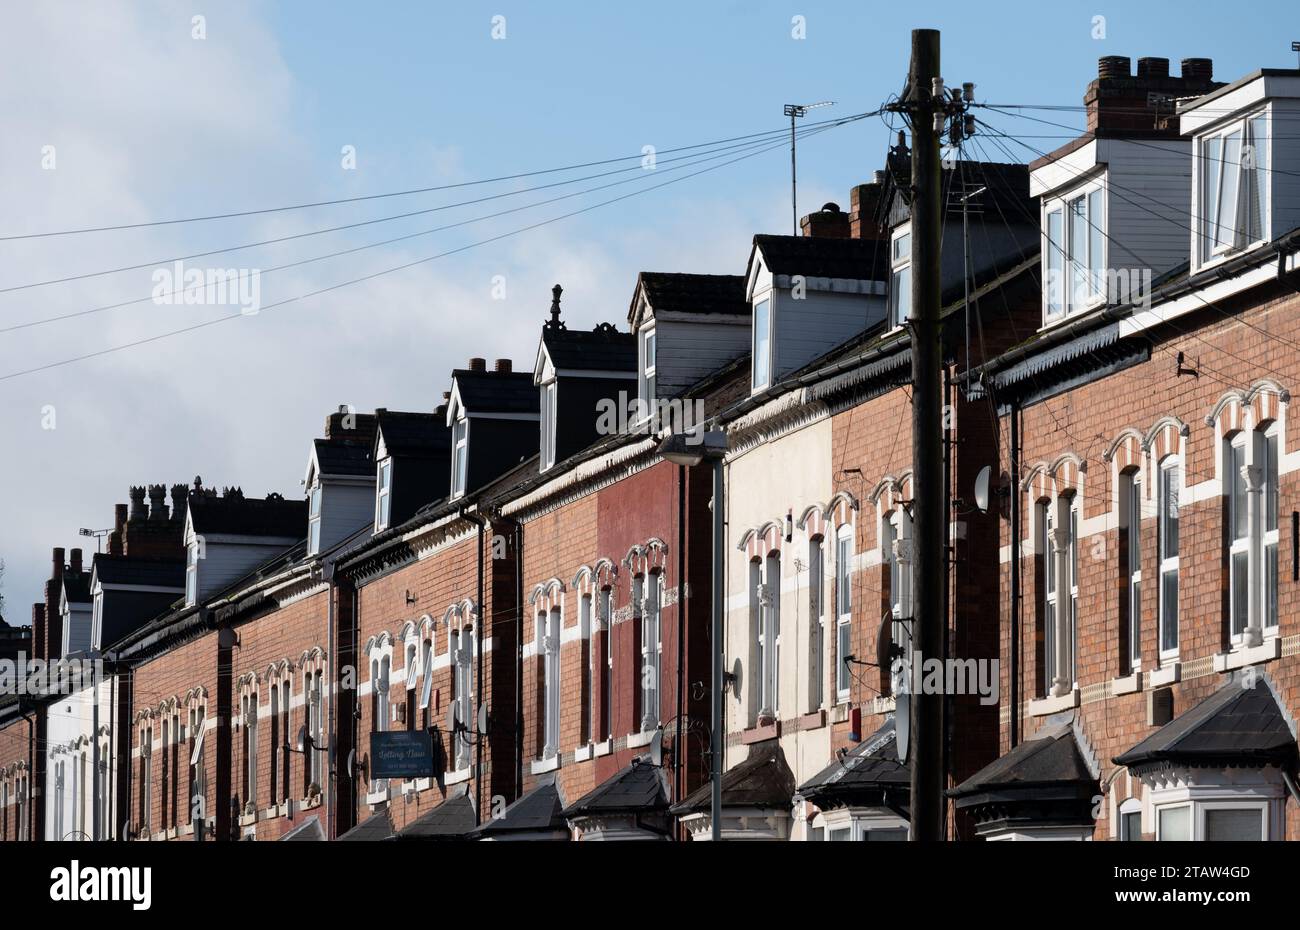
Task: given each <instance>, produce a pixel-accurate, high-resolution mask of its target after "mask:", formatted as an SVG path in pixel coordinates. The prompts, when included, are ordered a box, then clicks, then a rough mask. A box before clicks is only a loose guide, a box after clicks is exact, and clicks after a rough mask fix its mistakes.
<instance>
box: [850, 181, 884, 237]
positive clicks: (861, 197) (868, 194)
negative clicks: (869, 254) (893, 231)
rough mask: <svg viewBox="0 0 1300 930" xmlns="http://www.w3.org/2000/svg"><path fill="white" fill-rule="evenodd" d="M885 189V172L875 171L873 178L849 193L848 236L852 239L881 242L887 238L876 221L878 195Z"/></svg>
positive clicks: (878, 202)
mask: <svg viewBox="0 0 1300 930" xmlns="http://www.w3.org/2000/svg"><path fill="white" fill-rule="evenodd" d="M884 189H885V172H883V171H877V172H876V173H875V176H874V178H873V179H872V180H871V181H870V182H868V183H866V184H859V185H857V186H856V187H854V188H853V189H852V190H851V191H849V236H850V237H851V238H854V239H866V240H868V241H877V242H878V241H882V240H884V239H886V238H888V236H889V230H888V229H882V228H881V227H880V225H879V223H878V222H877V219H876V211H877V209H878V208H879V206H880V195H881V193H882V192H883V191H884Z"/></svg>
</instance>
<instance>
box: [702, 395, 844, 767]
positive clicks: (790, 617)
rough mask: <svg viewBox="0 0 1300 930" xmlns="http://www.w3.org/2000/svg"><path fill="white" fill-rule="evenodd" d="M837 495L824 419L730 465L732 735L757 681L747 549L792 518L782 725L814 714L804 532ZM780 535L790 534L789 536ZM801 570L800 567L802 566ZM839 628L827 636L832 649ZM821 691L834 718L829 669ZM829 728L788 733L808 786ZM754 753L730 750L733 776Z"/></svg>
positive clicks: (822, 758)
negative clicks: (749, 540) (747, 542)
mask: <svg viewBox="0 0 1300 930" xmlns="http://www.w3.org/2000/svg"><path fill="white" fill-rule="evenodd" d="M831 494H832V488H831V421H830V419H829V417H827V418H824V419H822V420H820V421H818V422H816V423H813V424H811V425H809V426H805V427H803V428H802V429H799V430H797V431H795V432H792V433H790V434H788V435H786V436H783V437H781V438H780V439H777V440H774V441H771V442H767V443H763V444H760V445H759V446H757V447H756V448H754V449H752V450H750V451H748V452H746V453H743V454H741V455H739V456H737V457H736V458H734V459H731V460H729V462H728V466H727V536H728V540H727V631H726V644H727V665H726V667H727V668H728V669H731V668H732V667H733V665H734V663H735V661H736V659H737V658H739V659H740V662H741V666H742V687H741V698H740V700H737V699H736V698H735V697H734V696H732V694H731V693H730V692H729V693H728V696H727V700H726V705H725V712H726V717H727V720H726V725H727V733H728V735H729V736H731V735H736V734H739V733H741V732H742V731H743V730H744V729H745V728H746V726H747V725H748V721H749V719H750V708H749V694H750V683H751V681H752V680H753V678H752V675H753V674H756V670H754V671H751V669H750V668H749V664H750V640H751V638H752V637H753V636H754V635H755V634H754V632H753V631H751V629H750V616H749V559H748V556H747V554H746V552H745V551H744V549H739V548H738V547H739V546H740V545H741V541H742V540H743V539H744V538H745V536H746V534H747V533H749V532H750V531H751V530H758V529H760V528H761V527H762V526H763V525H764V524H766V523H768V522H769V521H777V522H778V523H780V524H781V525H782V527H784V521H785V516H786V513H787V512H788V511H791V510H793V513H794V521H795V530H794V536H793V539H792V541H791V542H789V543H783V556H782V559H781V574H782V578H781V654H780V658H781V661H780V675H779V678H780V687H779V695H778V702H779V703H778V707H777V709H776V710H777V717H778V719H780V720H784V721H791V720H793V719H795V718H797V717H799V716H801V715H803V714H805V713H807V712H808V710H809V698H808V695H809V691H808V669H809V663H810V652H809V650H810V641H809V640H810V637H809V584H810V579H809V576H808V575H809V573H808V536H807V534H806V533H805V532H803V531H802V530H800V529H799V528H798V521H799V518H800V516H801V515H802V514H803V512H804V511H805V510H806V509H807V508H808V507H809V506H812V505H814V504H815V505H819V506H825V504H826V502H827V501H828V500H829V498H830V497H831ZM781 532H784V529H782V531H781ZM796 562H797V564H796ZM833 571H834V563H833V545H831V546H828V547H827V550H826V557H825V560H824V564H823V575H824V577H823V578H822V579H821V584H822V590H823V603H824V604H825V605H826V609H825V613H826V616H827V618H828V619H830V617H831V614H832V613H833V608H832V602H831V593H832V589H833V585H832V580H833V578H834V574H833ZM833 630H834V627H833V625H832V626H830V627H829V628H828V630H827V634H826V640H825V642H826V643H827V645H828V648H829V644H830V641H831V636H832V635H833ZM824 670H825V673H826V675H825V678H826V680H825V682H824V683H823V687H822V694H823V699H824V703H823V706H824V707H826V708H827V710H828V719H829V708H830V705H831V704H832V703H833V702H834V694H835V691H834V682H833V680H832V678H831V675H830V671H831V669H830V663H829V661H827V662H825V663H824ZM830 745H831V744H830V726H829V724H828V725H827V726H824V727H821V728H820V729H815V730H807V731H802V732H798V733H789V734H786V735H783V736H782V737H781V748H782V751H783V752H784V753H785V757H786V762H787V763H788V764H789V766H790V768H791V769H792V770H793V771H794V774H795V780H796V783H797V784H802V783H803V782H804V781H806V780H807V779H808V778H810V777H811V776H813V775H815V774H816V773H817V772H818V771H820V770H821V769H823V768H825V767H826V765H827V764H829V762H830ZM748 753H749V747H748V746H746V745H743V744H737V745H734V746H730V747H728V748H727V750H726V765H727V767H728V768H730V767H732V766H734V765H736V764H738V763H739V762H741V761H743V760H744V759H745V757H746V756H747V755H748Z"/></svg>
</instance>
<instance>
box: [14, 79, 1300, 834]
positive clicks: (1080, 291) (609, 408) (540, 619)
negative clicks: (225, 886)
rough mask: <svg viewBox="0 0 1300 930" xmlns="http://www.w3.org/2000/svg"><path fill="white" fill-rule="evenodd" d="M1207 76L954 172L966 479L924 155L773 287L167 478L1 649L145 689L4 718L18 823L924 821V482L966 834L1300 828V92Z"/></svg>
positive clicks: (752, 253) (571, 828) (735, 294)
mask: <svg viewBox="0 0 1300 930" xmlns="http://www.w3.org/2000/svg"><path fill="white" fill-rule="evenodd" d="M1169 71H1170V68H1169V63H1168V62H1167V61H1165V60H1164V59H1158V58H1144V59H1141V60H1139V61H1138V63H1137V66H1136V69H1134V68H1133V67H1132V63H1131V62H1130V61H1129V60H1128V59H1123V58H1105V59H1102V61H1101V62H1100V65H1099V70H1098V74H1097V77H1096V79H1095V80H1094V81H1092V82H1091V83H1090V84H1089V85H1088V88H1087V91H1086V95H1085V98H1084V102H1085V106H1086V110H1087V118H1088V127H1089V128H1088V131H1087V132H1086V133H1085V134H1084V135H1083V136H1081V137H1080V138H1077V139H1073V140H1072V141H1069V142H1068V143H1067V144H1065V145H1063V146H1062V147H1060V148H1059V149H1057V150H1055V151H1052V152H1039V151H1037V150H1032V147H1031V146H1029V145H1028V143H1027V142H1026V141H1025V140H1021V139H1017V138H1015V137H1014V136H1011V135H1008V134H1004V133H1002V132H1001V131H1000V130H999V129H998V128H997V126H996V125H990V124H996V123H997V121H998V119H999V117H998V115H997V113H996V108H989V109H988V110H987V111H979V112H980V113H981V114H982V115H980V116H978V117H977V122H976V126H977V134H980V135H982V137H983V138H985V139H988V140H997V144H998V145H999V146H1010V145H1021V146H1023V147H1025V148H1026V150H1027V151H1031V150H1032V152H1031V153H1032V154H1033V155H1034V158H1033V160H1032V161H1031V162H1030V163H1029V164H1028V165H1025V164H1019V163H1013V162H1002V161H990V160H983V159H982V160H973V159H971V158H969V157H967V156H968V154H969V152H968V150H966V149H963V150H961V151H960V152H955V153H954V156H955V157H954V158H953V160H952V161H951V162H950V163H948V164H946V165H945V166H944V168H943V170H942V172H941V177H942V184H943V195H944V203H945V206H944V208H943V209H942V211H941V214H940V216H941V220H942V227H943V243H944V247H943V252H942V260H941V280H940V282H939V283H940V285H941V288H940V290H941V308H940V317H941V320H940V347H941V359H942V369H943V373H944V398H945V400H944V403H945V404H946V408H945V411H944V413H945V416H944V422H943V430H944V436H943V439H944V442H943V449H944V463H943V464H944V467H943V468H942V469H941V473H942V475H943V481H944V486H943V487H942V488H941V489H938V490H935V489H927V488H922V487H919V486H918V483H917V482H916V481H915V480H914V473H915V465H916V462H915V457H914V454H913V449H912V440H911V436H912V393H911V383H912V367H913V364H914V360H913V347H912V335H911V332H910V327H909V321H910V320H911V319H912V314H911V308H910V296H911V293H912V292H911V276H912V251H911V241H912V233H913V226H912V224H913V216H912V207H911V203H910V201H911V192H912V184H911V178H910V177H909V174H908V172H909V170H910V169H909V158H908V156H909V153H908V151H907V150H906V148H905V147H904V146H903V144H902V142H901V140H900V143H899V145H898V146H896V147H895V148H893V149H892V150H891V151H890V153H889V155H888V157H887V159H886V167H885V170H884V171H882V172H879V173H877V174H876V176H875V177H874V178H873V179H872V180H871V181H869V182H868V183H865V184H860V185H858V186H857V187H855V188H854V189H853V190H852V192H851V194H850V205H849V210H848V211H847V212H845V211H842V210H841V209H840V208H839V207H838V206H836V205H835V204H826V205H825V206H824V207H823V208H822V209H821V210H818V211H816V212H814V213H812V214H809V215H808V216H807V217H805V218H804V220H803V223H802V229H803V235H800V236H777V235H757V236H755V237H754V238H753V240H752V243H751V244H750V247H749V249H748V252H747V253H742V254H738V255H737V256H736V264H735V267H734V268H731V269H721V270H723V271H731V272H734V273H730V274H725V273H724V274H695V273H692V274H685V273H665V272H642V273H641V274H639V275H638V276H637V278H636V280H635V281H634V282H630V283H631V285H632V286H631V300H630V304H629V306H628V308H627V313H626V323H625V324H624V320H623V319H622V318H621V317H622V308H621V307H620V309H619V316H620V319H619V321H618V323H617V324H615V323H613V322H596V321H597V320H600V319H603V318H606V317H608V316H609V314H608V313H607V312H605V308H598V307H588V306H583V300H582V299H581V298H579V299H577V300H575V299H574V297H573V295H570V297H569V300H568V302H567V304H566V305H565V306H564V307H563V308H562V306H561V297H562V290H561V288H560V286H559V285H556V287H555V288H554V290H553V291H552V294H551V304H550V312H549V314H542V313H539V322H540V323H541V327H540V333H539V334H538V338H537V340H536V342H535V343H530V344H528V345H525V346H521V347H520V350H521V352H524V353H527V354H526V356H525V357H527V358H529V359H530V360H531V365H530V367H525V368H523V369H522V370H516V369H515V365H514V363H513V362H512V361H511V360H510V359H509V358H500V359H498V360H496V361H495V363H494V364H492V365H491V366H489V364H488V362H487V360H486V359H485V358H473V359H470V361H469V363H468V364H467V365H466V367H464V368H458V369H455V370H453V371H451V372H450V373H448V375H447V381H446V383H445V384H446V387H447V391H446V393H445V394H444V395H443V397H442V402H441V403H440V404H437V405H436V406H434V405H432V404H431V405H430V406H429V407H428V408H424V407H423V406H422V405H417V406H420V407H421V409H418V410H411V411H397V410H389V409H386V408H381V409H378V410H375V411H374V412H373V413H366V414H362V413H356V412H355V411H353V410H352V409H351V408H349V407H342V408H339V409H337V410H336V411H335V412H333V413H330V414H329V415H328V417H327V418H326V423H325V429H324V432H323V435H322V436H321V437H319V438H316V439H314V440H312V441H311V443H310V447H309V450H308V455H307V461H306V466H305V470H303V471H297V469H296V467H295V468H294V469H291V470H290V471H289V472H286V474H289V473H292V474H294V476H295V477H297V476H298V475H301V476H302V477H301V492H300V493H295V494H294V495H293V499H287V498H286V497H284V496H281V495H279V494H268V495H267V496H266V497H265V498H261V499H253V498H247V497H245V496H244V495H243V493H242V492H241V491H240V490H239V489H235V488H228V489H226V490H225V491H224V492H222V493H218V492H217V491H216V490H214V489H211V488H205V487H203V485H202V482H201V481H200V480H198V479H196V481H195V484H194V487H193V488H190V489H188V490H187V489H186V488H184V487H181V486H176V487H174V488H172V489H171V504H170V507H169V506H168V504H167V489H165V488H164V487H163V486H161V485H158V486H153V487H151V488H148V489H146V488H137V489H132V500H131V506H130V510H129V511H128V509H127V507H126V506H125V505H121V506H119V508H118V511H117V517H116V520H115V529H114V531H113V533H112V534H111V535H110V537H109V541H108V551H107V552H105V553H103V554H100V555H96V557H95V558H94V559H93V560H92V561H91V563H90V564H89V565H86V564H85V563H84V562H83V560H82V557H81V553H80V550H73V551H72V553H71V554H70V557H67V558H65V550H63V549H55V550H54V551H53V553H52V565H51V577H50V579H49V581H48V583H47V586H46V597H45V602H44V603H42V604H38V605H35V607H34V609H33V623H32V626H31V628H30V629H27V628H24V630H23V631H18V632H16V633H11V634H7V635H5V636H3V637H0V649H3V650H6V651H4V652H0V657H4V656H6V655H8V654H9V652H14V651H21V650H23V649H27V650H30V652H31V653H32V654H33V655H36V656H38V657H40V658H42V659H55V660H58V659H61V658H62V659H68V658H75V657H77V656H88V655H96V656H99V657H101V658H102V659H103V660H104V666H105V671H106V676H107V677H106V678H105V679H103V681H101V682H100V683H99V684H98V685H97V686H96V687H93V688H86V689H82V690H81V691H79V692H78V693H77V694H76V695H74V696H73V697H72V698H71V699H69V698H67V697H66V696H63V695H60V696H58V699H57V700H55V699H54V696H53V695H50V694H42V693H36V694H29V695H23V696H10V695H5V696H4V697H3V698H0V839H4V840H20V839H33V838H49V839H53V838H57V837H76V838H83V839H92V838H93V839H117V840H221V841H229V840H257V841H265V840H280V839H285V840H322V839H330V840H333V839H347V840H399V841H406V840H425V841H453V840H455V841H464V840H484V841H492V842H504V841H517V840H532V841H537V840H555V841H561V840H577V841H586V842H590V841H615V840H617V841H647V842H664V841H670V840H675V841H688V840H689V841H698V840H706V839H710V838H711V837H712V835H713V832H714V829H715V827H716V828H717V830H718V832H719V833H720V835H721V836H722V837H723V838H726V839H737V840H767V841H787V840H793V841H881V840H884V841H893V840H899V839H904V838H906V837H907V835H908V829H909V817H910V812H911V778H912V774H913V772H912V762H911V760H912V759H913V758H914V756H912V755H909V753H908V752H907V746H908V743H909V740H910V738H911V727H910V725H909V724H910V707H911V706H912V704H911V702H912V700H913V698H914V696H915V693H916V691H917V688H918V687H922V686H925V685H924V684H923V679H924V677H925V676H924V675H921V676H920V677H918V676H917V672H918V671H919V669H918V668H916V667H914V666H912V665H909V662H908V660H909V658H910V660H911V662H913V663H915V662H916V657H915V655H914V653H913V651H912V649H911V646H912V642H913V638H912V624H913V622H914V620H915V618H914V616H913V613H914V611H913V606H912V605H913V601H914V594H915V592H914V588H913V581H912V579H913V566H914V565H915V564H916V560H917V559H918V558H919V557H921V556H922V555H923V553H918V552H917V551H916V550H915V548H914V545H913V512H914V506H915V504H916V502H917V500H918V499H922V498H920V497H919V495H923V494H939V495H941V497H942V504H943V507H944V509H945V512H946V513H945V522H946V523H947V524H948V526H949V531H948V532H949V541H948V545H947V546H946V547H945V549H946V551H945V553H942V555H945V556H946V558H947V571H946V573H944V574H943V579H944V581H943V584H944V590H943V592H942V598H941V601H942V602H944V603H946V605H947V612H948V623H947V630H946V634H947V635H946V637H945V638H944V640H943V642H942V643H941V644H940V650H941V655H939V656H925V657H922V659H926V660H932V661H941V662H942V665H941V666H940V668H941V675H940V679H941V681H942V690H943V692H944V700H943V704H942V706H943V732H944V734H945V737H944V743H943V756H942V759H941V765H942V766H943V776H944V778H943V781H944V783H945V788H946V790H947V800H948V802H949V805H950V806H949V808H948V816H947V818H946V829H947V836H948V837H949V838H951V839H963V840H967V839H983V840H995V841H1002V840H1044V839H1098V840H1110V839H1114V840H1137V839H1161V840H1172V839H1197V840H1212V839H1258V840H1264V839H1270V840H1271V839H1295V838H1297V835H1298V832H1300V807H1298V806H1297V803H1295V802H1296V801H1297V799H1300V785H1297V782H1296V765H1297V762H1300V758H1298V757H1297V751H1296V722H1295V717H1296V712H1297V702H1298V701H1300V691H1298V690H1297V689H1300V668H1298V667H1297V665H1296V662H1297V660H1296V655H1297V654H1300V629H1296V628H1294V627H1295V624H1296V617H1297V616H1300V587H1297V585H1298V584H1300V497H1297V495H1298V494H1300V484H1298V483H1297V478H1296V474H1297V473H1300V449H1298V448H1297V442H1296V441H1295V440H1294V439H1293V438H1288V411H1289V407H1290V402H1291V393H1290V392H1291V390H1292V389H1293V385H1294V384H1295V383H1297V382H1300V354H1298V353H1297V351H1296V350H1297V349H1300V323H1298V322H1297V320H1298V319H1300V313H1297V311H1298V310H1300V182H1297V179H1300V142H1296V141H1294V140H1293V138H1292V135H1293V134H1291V133H1289V132H1286V131H1281V130H1283V129H1285V127H1286V126H1287V125H1288V123H1289V122H1294V121H1295V120H1297V119H1300V71H1291V70H1265V71H1260V72H1256V73H1254V74H1251V75H1248V76H1246V77H1244V78H1241V79H1239V80H1237V81H1234V82H1232V83H1228V84H1224V83H1222V82H1219V81H1216V80H1215V79H1214V76H1213V69H1212V65H1211V63H1210V62H1209V61H1207V60H1204V59H1185V60H1184V61H1183V62H1182V67H1181V74H1180V75H1178V76H1177V77H1175V76H1171V75H1170V73H1169ZM1010 152H1011V150H1010V149H1009V148H1008V149H1007V153H1008V154H1009V153H1010ZM956 156H960V157H956ZM542 306H544V305H541V306H539V310H540V309H541V307H542ZM575 308H576V309H575ZM580 318H581V319H587V320H589V321H590V322H589V323H587V324H584V325H579V324H578V323H577V322H576V321H577V320H578V319H580ZM715 469H717V470H716V471H715ZM717 474H721V476H722V481H723V487H724V492H725V493H724V499H723V500H714V487H713V481H714V477H715V475H717ZM146 495H147V496H148V498H149V502H148V503H147V504H146V500H145V498H146ZM715 507H717V512H716V514H715V512H714V508H715ZM715 516H716V517H718V518H720V520H721V531H720V536H719V538H718V539H717V542H719V543H720V544H721V552H722V562H721V563H720V564H719V565H717V566H716V567H717V568H718V569H719V570H720V572H721V574H720V577H721V578H722V586H723V590H721V591H719V590H717V589H716V586H715V583H714V574H713V572H714V569H715V563H714V549H715V536H714V521H715ZM715 596H720V598H721V600H722V603H723V613H722V615H721V617H720V618H719V617H718V616H716V615H715V614H714V613H713V607H712V605H713V603H714V598H715ZM714 620H720V621H721V622H722V638H721V640H720V641H718V640H715V638H714V632H713V622H714ZM7 629H9V628H7V627H0V633H4V631H5V630H7ZM715 655H717V656H719V658H720V660H721V662H722V666H723V669H724V670H725V673H726V674H725V676H724V679H723V681H724V688H725V694H724V695H722V703H723V720H722V727H723V732H722V733H721V734H715V732H714V731H713V729H712V720H711V704H712V699H713V698H714V696H715V694H714V693H713V691H712V673H713V668H714V657H715ZM958 671H959V672H960V674H957V672H958ZM909 672H910V673H911V674H909ZM715 735H718V736H720V737H721V741H722V746H723V749H722V756H721V758H714V757H712V756H711V754H710V741H711V739H712V738H713V737H714V736H715ZM715 762H716V763H718V764H719V767H720V768H721V770H722V771H721V776H720V787H721V795H722V807H721V811H720V820H719V822H718V823H717V824H715V823H714V822H713V817H714V811H713V806H712V788H713V784H712V783H711V781H710V770H711V766H712V764H714V763H715Z"/></svg>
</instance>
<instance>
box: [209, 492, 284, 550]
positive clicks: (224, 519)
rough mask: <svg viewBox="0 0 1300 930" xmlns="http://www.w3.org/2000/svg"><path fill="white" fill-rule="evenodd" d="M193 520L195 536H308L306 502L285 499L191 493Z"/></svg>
mask: <svg viewBox="0 0 1300 930" xmlns="http://www.w3.org/2000/svg"><path fill="white" fill-rule="evenodd" d="M189 507H190V521H191V523H192V524H193V527H194V532H196V533H226V534H231V535H241V536H272V537H282V538H286V539H297V538H299V537H301V536H305V535H306V534H307V502H306V501H305V500H285V499H284V498H282V497H268V498H254V497H244V496H242V495H225V496H222V497H217V496H216V495H210V494H206V493H203V492H198V493H195V492H191V493H190V500H189Z"/></svg>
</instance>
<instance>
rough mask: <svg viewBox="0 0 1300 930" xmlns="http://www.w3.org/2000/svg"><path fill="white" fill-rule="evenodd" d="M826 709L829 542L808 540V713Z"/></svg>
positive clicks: (820, 537) (816, 537) (822, 538)
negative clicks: (827, 565) (827, 566)
mask: <svg viewBox="0 0 1300 930" xmlns="http://www.w3.org/2000/svg"><path fill="white" fill-rule="evenodd" d="M825 706H826V540H825V538H824V537H823V536H821V535H820V534H819V535H816V536H813V537H811V538H810V539H809V540H808V712H809V713H816V712H817V711H818V710H820V709H822V708H823V707H825Z"/></svg>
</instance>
